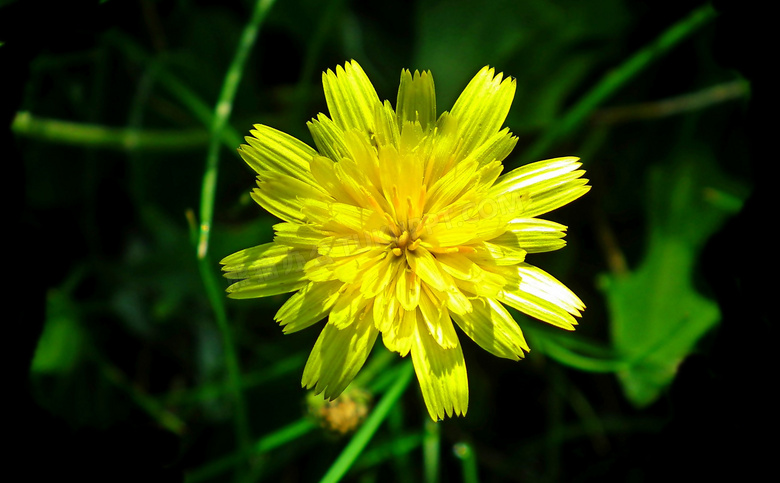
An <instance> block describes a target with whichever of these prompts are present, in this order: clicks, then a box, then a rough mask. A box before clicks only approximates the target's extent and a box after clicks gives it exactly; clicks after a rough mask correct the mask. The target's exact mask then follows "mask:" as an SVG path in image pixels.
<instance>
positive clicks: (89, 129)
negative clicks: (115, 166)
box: [11, 111, 209, 151]
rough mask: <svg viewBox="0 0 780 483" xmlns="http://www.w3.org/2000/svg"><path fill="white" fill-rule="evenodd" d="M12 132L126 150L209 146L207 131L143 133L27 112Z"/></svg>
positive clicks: (171, 130)
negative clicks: (39, 115)
mask: <svg viewBox="0 0 780 483" xmlns="http://www.w3.org/2000/svg"><path fill="white" fill-rule="evenodd" d="M11 130H12V131H13V132H14V134H17V135H19V136H24V137H28V138H34V139H36V140H41V139H42V140H45V141H50V142H55V143H62V144H70V145H74V146H85V147H94V148H108V149H119V150H124V151H134V150H139V151H140V150H149V151H151V150H158V151H162V150H183V149H192V148H195V147H201V146H204V145H206V144H207V143H208V139H209V137H208V132H206V131H205V130H204V129H179V130H173V129H169V130H161V129H144V130H141V129H134V128H120V127H108V126H101V125H99V124H88V123H79V122H72V121H63V120H60V119H48V118H42V117H38V116H34V115H32V114H31V113H29V112H27V111H20V112H18V113H16V117H15V118H14V120H13V122H12V123H11Z"/></svg>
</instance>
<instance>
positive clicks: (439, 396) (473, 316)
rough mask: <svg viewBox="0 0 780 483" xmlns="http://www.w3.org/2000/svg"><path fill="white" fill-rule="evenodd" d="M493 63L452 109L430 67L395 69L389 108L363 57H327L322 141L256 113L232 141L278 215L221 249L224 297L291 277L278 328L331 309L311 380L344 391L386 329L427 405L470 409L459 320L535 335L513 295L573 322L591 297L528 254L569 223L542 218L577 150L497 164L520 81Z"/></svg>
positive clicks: (506, 344)
mask: <svg viewBox="0 0 780 483" xmlns="http://www.w3.org/2000/svg"><path fill="white" fill-rule="evenodd" d="M502 77H503V76H502V74H500V73H499V74H497V75H496V74H495V73H494V70H493V69H491V68H488V67H485V68H483V69H482V70H480V71H479V72H478V73H477V75H476V76H475V77H474V79H473V80H472V81H471V82H470V83H469V84H468V86H466V88H465V90H464V91H463V93H462V94H461V95H460V97H459V98H458V100H457V101H456V102H455V106H454V107H453V108H452V110H451V111H450V112H443V113H442V114H441V115H437V113H436V98H435V94H434V85H433V77H432V76H431V73H430V72H423V73H419V72H417V71H415V73H414V75H412V74H411V73H410V72H409V71H408V70H404V71H403V72H402V73H401V84H400V87H399V88H398V99H397V102H396V108H395V110H394V109H393V107H392V105H391V104H390V102H389V101H384V103H383V102H381V101H380V100H379V97H378V96H377V93H376V91H375V89H374V87H373V86H372V84H371V82H370V81H369V79H368V77H367V76H366V74H365V72H363V70H362V69H361V67H360V66H359V65H358V63H357V62H355V61H352V62H349V63H347V64H345V65H344V67H341V66H338V67H337V68H336V72H335V73H334V72H332V71H331V70H328V72H326V73H323V76H322V81H323V86H324V91H325V98H326V100H327V104H328V110H329V111H330V115H331V118H328V117H327V116H326V115H324V114H319V115H318V116H317V118H316V119H313V120H312V121H311V122H309V123H308V127H309V130H310V132H311V135H312V137H313V138H314V143H315V145H316V146H317V150H314V149H312V148H311V147H309V146H308V145H306V144H305V143H303V142H301V141H299V140H297V139H295V138H293V137H291V136H289V135H287V134H284V133H282V132H280V131H277V130H275V129H273V128H270V127H268V126H263V125H259V124H258V125H255V126H254V127H255V129H254V130H252V131H251V134H252V136H249V137H247V138H246V141H247V144H246V145H242V146H241V147H240V148H239V152H240V154H241V156H242V157H243V158H244V160H245V161H246V162H247V163H248V164H249V165H250V166H251V167H252V168H253V169H254V170H255V171H256V172H257V186H258V187H257V188H255V190H254V191H253V193H252V198H254V200H255V201H256V202H257V203H258V204H259V205H260V206H262V207H263V208H265V209H266V210H268V211H269V212H271V213H272V214H274V215H276V216H277V217H279V218H281V219H282V220H284V222H283V223H279V224H277V225H275V226H274V230H275V232H276V235H275V237H274V241H273V242H272V243H266V244H264V245H260V246H256V247H253V248H247V249H246V250H242V251H240V252H237V253H235V254H233V255H230V256H229V257H226V258H225V259H224V260H222V264H223V265H224V267H223V270H224V271H225V272H226V273H225V276H226V277H228V278H230V279H236V280H238V281H236V282H235V283H233V284H232V285H231V286H230V287H229V288H228V289H227V291H228V293H229V296H230V297H233V298H251V297H265V296H269V295H277V294H283V293H287V292H295V293H294V294H293V295H292V296H291V297H290V298H289V299H288V300H287V302H286V303H285V304H284V305H283V306H282V307H281V308H280V309H279V312H278V313H277V314H276V320H277V321H278V322H279V324H280V325H282V326H283V327H284V332H285V333H290V332H295V331H298V330H301V329H304V328H306V327H309V326H311V325H313V324H315V323H317V322H319V321H321V320H323V319H324V318H326V317H327V319H328V321H327V323H326V324H325V326H324V328H323V329H322V332H321V333H320V336H319V339H317V342H316V344H315V345H314V349H313V350H312V352H311V355H310V356H309V360H308V362H307V363H306V367H305V369H304V372H303V380H302V385H303V386H305V387H306V388H312V387H314V388H315V392H316V393H318V394H319V393H321V392H323V391H324V396H325V397H326V398H328V399H333V398H336V397H337V396H338V395H339V394H340V393H341V392H342V391H343V390H344V389H345V388H346V387H347V385H348V384H349V383H350V382H351V381H352V379H353V378H354V377H355V375H356V374H357V372H358V371H359V370H360V368H361V367H362V366H363V363H364V362H365V360H366V358H367V357H368V354H369V353H370V351H371V348H372V347H373V345H374V342H375V341H376V338H377V336H378V335H379V334H380V333H381V334H382V341H383V342H384V344H385V346H386V347H387V348H388V349H389V350H391V351H395V352H398V353H399V354H400V355H401V356H402V357H404V356H406V355H407V354H409V353H410V352H411V354H412V361H413V363H414V368H415V372H416V374H417V379H418V381H419V383H420V387H421V389H422V394H423V397H424V399H425V403H426V405H427V407H428V412H429V413H430V415H431V418H433V419H434V420H437V419H443V418H444V417H445V415H447V416H452V414H453V413H454V414H456V415H457V414H460V415H463V414H465V413H466V410H467V408H468V380H467V377H466V364H465V361H464V359H463V353H462V351H461V346H460V342H459V341H458V335H457V333H456V332H455V328H454V326H453V321H454V322H455V324H456V325H458V327H460V329H461V330H462V331H463V332H464V333H465V334H466V335H468V336H469V337H471V338H472V339H473V340H474V341H475V342H476V343H477V344H479V345H480V346H481V347H482V348H484V349H485V350H487V351H489V352H490V353H492V354H495V355H497V356H499V357H505V358H508V359H513V360H518V359H519V358H521V357H523V355H524V351H528V350H529V348H528V345H527V344H526V342H525V339H524V338H523V333H522V332H521V330H520V328H519V327H518V325H517V323H516V322H515V321H514V319H513V318H512V316H511V315H510V314H509V312H508V311H507V309H506V308H505V307H504V305H507V306H509V307H514V308H515V309H517V310H520V311H522V312H525V313H526V314H529V315H531V316H533V317H536V318H538V319H540V320H543V321H545V322H548V323H550V324H553V325H556V326H558V327H561V328H563V329H567V330H573V328H574V325H576V324H577V321H576V319H575V318H574V317H575V316H577V317H579V316H580V311H581V310H583V309H584V308H585V306H584V305H583V303H582V302H581V301H580V299H579V298H577V296H576V295H574V293H572V292H571V291H570V290H569V289H568V288H566V287H565V286H564V285H563V284H561V283H560V282H559V281H558V280H556V279H555V278H553V277H552V276H551V275H549V274H547V273H546V272H544V271H542V270H540V269H538V268H536V267H534V266H532V265H529V264H527V263H526V262H525V257H526V254H528V253H535V252H545V251H551V250H557V249H559V248H561V247H563V246H564V245H565V242H564V241H563V237H564V235H565V233H564V232H565V231H566V227H565V226H563V225H560V224H558V223H555V222H552V221H547V220H543V219H540V218H536V217H537V216H539V215H542V214H544V213H547V212H549V211H551V210H554V209H555V208H558V207H560V206H562V205H564V204H566V203H568V202H570V201H572V200H574V199H576V198H579V197H580V196H582V195H583V194H585V193H586V192H587V191H588V190H589V189H590V187H589V186H587V180H586V179H583V178H581V176H582V175H583V174H584V171H582V170H579V169H578V168H579V167H580V166H581V163H579V162H578V159H577V158H572V157H567V158H558V159H551V160H548V161H540V162H537V163H532V164H529V165H527V166H523V167H521V168H518V169H515V170H513V171H510V172H508V173H505V174H503V175H501V171H502V169H503V166H502V164H501V161H502V160H503V159H504V158H506V156H507V155H508V154H509V153H510V152H511V151H512V149H513V148H514V146H515V144H516V142H517V138H515V137H514V136H513V135H512V134H511V133H510V132H509V130H508V128H504V129H501V126H502V124H503V123H504V120H505V118H506V115H507V113H508V111H509V108H510V106H511V104H512V99H513V97H514V93H515V81H514V80H510V79H509V78H506V79H503V80H502Z"/></svg>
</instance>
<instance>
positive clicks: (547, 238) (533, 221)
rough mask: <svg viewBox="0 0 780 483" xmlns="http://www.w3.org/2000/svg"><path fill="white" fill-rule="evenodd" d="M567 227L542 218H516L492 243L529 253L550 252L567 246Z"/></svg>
mask: <svg viewBox="0 0 780 483" xmlns="http://www.w3.org/2000/svg"><path fill="white" fill-rule="evenodd" d="M564 236H566V226H564V225H561V224H560V223H555V222H553V221H548V220H542V219H540V218H516V219H514V220H512V221H511V222H510V223H509V224H508V225H507V231H506V232H505V233H504V234H502V235H500V236H498V237H497V238H494V239H492V240H490V241H491V243H495V244H497V245H500V246H505V247H509V248H520V249H523V250H525V251H526V252H528V253H539V252H549V251H553V250H558V249H560V248H563V247H564V246H566V241H565V240H563V237H564Z"/></svg>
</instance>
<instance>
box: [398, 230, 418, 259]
mask: <svg viewBox="0 0 780 483" xmlns="http://www.w3.org/2000/svg"><path fill="white" fill-rule="evenodd" d="M414 233H415V235H410V234H409V231H407V230H404V231H403V233H401V234H400V235H399V236H397V237H396V238H395V242H394V243H395V247H393V249H392V252H393V255H395V256H397V257H400V256H401V255H403V253H404V250H411V251H414V250H416V249H417V247H419V246H420V242H421V241H422V240H420V239H419V238H417V236H416V233H417V230H414Z"/></svg>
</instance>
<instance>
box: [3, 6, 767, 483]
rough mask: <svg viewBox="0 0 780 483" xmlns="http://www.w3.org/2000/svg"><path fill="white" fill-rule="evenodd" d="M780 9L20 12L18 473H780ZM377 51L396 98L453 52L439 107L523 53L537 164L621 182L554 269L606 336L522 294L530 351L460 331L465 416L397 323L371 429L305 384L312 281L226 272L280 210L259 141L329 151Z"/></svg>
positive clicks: (11, 153)
mask: <svg viewBox="0 0 780 483" xmlns="http://www.w3.org/2000/svg"><path fill="white" fill-rule="evenodd" d="M761 8H764V7H760V6H759V2H750V1H742V2H726V1H723V2H719V3H716V4H715V5H714V6H713V5H710V4H709V3H707V2H701V1H694V0H689V1H682V2H671V1H662V2H643V1H628V0H588V1H581V0H556V1H548V0H523V1H517V0H511V1H510V0H496V1H490V2H482V1H476V0H455V1H443V0H418V1H414V2H356V1H355V2H348V1H346V0H328V1H322V0H278V1H274V0H260V1H258V2H252V1H249V0H243V1H230V2H209V1H194V0H178V1H153V0H142V1H138V2H127V1H124V2H123V1H120V0H108V1H103V2H97V1H95V2H51V3H48V2H37V1H25V0H16V1H13V0H2V1H0V66H2V67H1V68H2V72H3V78H5V80H6V81H8V82H9V85H8V87H7V88H6V89H4V93H3V96H2V107H3V108H2V113H3V115H4V121H6V125H7V126H9V130H8V132H7V133H4V134H3V136H4V137H3V142H2V146H3V149H2V153H3V154H0V155H1V156H2V160H3V162H4V165H5V166H6V169H7V171H6V173H7V174H6V176H5V179H6V184H7V186H10V187H13V188H16V187H21V188H22V190H21V191H22V192H21V193H20V194H18V195H17V194H16V193H17V192H16V191H9V192H11V193H12V194H13V196H11V199H10V201H9V202H8V204H7V205H6V206H7V207H8V208H9V211H11V212H13V213H14V214H16V215H17V216H19V217H20V219H18V220H16V221H15V222H14V226H13V227H11V228H8V229H6V232H5V233H6V236H7V237H9V238H10V239H12V240H13V241H14V243H15V248H14V249H13V250H12V251H10V252H7V253H6V257H8V259H9V260H8V263H7V264H6V267H7V270H8V271H9V272H11V273H9V274H8V275H7V277H8V278H9V280H10V284H11V285H12V286H13V287H14V289H12V291H11V292H10V293H9V296H7V297H6V300H7V303H9V305H11V306H12V307H13V309H11V311H9V313H8V315H7V316H6V324H5V325H6V330H7V331H9V332H8V333H9V336H7V337H6V341H7V343H8V344H9V345H10V349H11V351H10V353H11V355H12V357H11V358H10V359H11V361H10V365H9V367H10V368H11V369H10V370H9V374H10V375H11V377H10V380H11V384H10V385H9V386H8V389H7V397H8V399H9V400H10V401H12V403H13V410H12V412H10V413H9V418H10V419H12V420H14V421H13V425H14V427H16V426H18V428H16V429H18V431H14V432H13V434H12V436H13V438H15V440H16V441H15V443H16V444H14V447H15V448H16V449H17V450H18V451H19V452H20V453H21V455H22V456H24V458H11V461H12V462H13V463H19V466H20V468H22V469H23V471H25V472H26V473H25V474H26V475H28V476H29V477H30V478H32V479H30V480H26V481H38V480H36V478H41V479H42V478H45V477H55V476H56V477H62V476H63V475H78V476H79V477H80V478H81V479H82V481H123V480H125V481H151V480H155V479H165V480H170V481H180V480H182V479H186V481H188V482H198V481H320V479H324V481H336V480H338V479H340V478H343V479H344V480H345V481H361V482H363V481H365V482H371V481H404V482H415V481H420V482H434V481H466V482H475V481H486V482H497V481H531V482H537V481H538V482H553V481H610V480H617V481H655V480H657V479H658V478H659V477H666V476H667V475H668V474H670V472H672V471H673V472H674V474H675V475H677V476H680V477H696V478H697V479H699V478H706V477H708V476H712V475H721V476H722V475H734V476H736V475H740V477H741V478H744V477H749V476H750V475H751V474H754V472H755V474H756V475H758V474H762V473H761V471H763V469H764V468H765V467H767V466H766V465H768V464H769V463H768V461H771V459H770V458H769V451H770V449H771V445H770V446H767V445H764V444H763V441H764V440H763V437H762V436H761V435H762V433H763V432H764V431H765V428H767V425H769V424H772V423H774V422H776V420H775V419H774V416H771V414H772V413H774V407H773V405H772V404H771V401H772V399H771V398H770V396H769V394H770V393H769V391H770V388H771V387H772V386H773V384H772V383H771V380H772V379H770V377H772V371H773V370H774V368H776V367H777V363H776V362H775V361H774V360H773V359H772V354H773V350H772V349H773V347H772V346H773V343H774V341H775V340H776V338H775V337H774V336H775V335H776V333H777V330H776V328H775V327H774V326H773V325H772V324H771V323H770V320H769V311H770V309H771V307H772V298H771V295H770V292H769V290H770V287H772V283H773V282H770V281H768V280H769V279H768V278H766V277H767V275H765V274H764V272H766V271H767V270H768V266H769V263H771V262H772V260H773V259H772V258H771V256H770V258H769V259H767V256H768V255H767V254H766V253H767V251H769V252H771V251H772V250H771V248H770V249H769V250H767V249H766V248H765V245H766V244H765V240H766V239H767V238H768V235H770V233H765V231H766V230H767V229H768V227H769V226H771V223H767V220H771V219H774V218H767V213H766V212H765V210H766V208H768V207H773V206H776V202H773V201H770V198H769V191H768V184H769V182H770V180H771V179H773V178H772V174H773V173H774V170H773V166H771V165H770V163H769V162H768V160H767V157H766V156H768V155H769V154H771V151H770V150H769V149H766V148H765V146H769V145H770V144H769V143H771V140H772V139H773V136H776V134H774V133H772V132H771V131H769V129H770V127H771V126H772V123H764V122H762V120H763V118H762V117H761V116H762V114H763V113H771V112H772V111H771V109H772V108H771V107H770V106H772V105H774V104H771V103H770V102H768V96H767V94H768V93H769V92H770V89H771V87H768V86H770V84H769V83H768V76H767V75H766V72H768V68H767V65H771V64H772V62H769V57H768V56H766V55H765V50H766V48H767V46H768V45H769V44H767V43H765V41H764V40H765V39H764V38H763V37H762V36H763V35H765V34H766V32H769V31H770V30H769V29H768V28H762V27H761V25H762V22H763V21H764V19H766V18H769V16H768V15H763V14H762V11H761ZM351 58H354V59H356V60H358V61H359V62H360V63H361V65H362V66H363V67H364V69H365V70H366V71H367V72H368V74H369V76H370V78H371V79H372V81H373V82H374V84H375V86H376V88H377V90H378V92H379V94H380V97H382V98H387V99H391V100H392V101H394V100H395V95H396V89H397V84H398V77H399V73H400V70H401V69H402V68H411V69H430V70H432V71H433V75H434V78H435V80H436V88H437V101H438V109H439V111H443V110H445V109H448V108H449V107H450V106H451V105H452V103H453V102H454V100H455V98H456V97H457V95H458V93H459V92H460V90H461V89H462V88H463V87H464V86H465V84H466V83H467V82H468V80H469V79H470V78H471V77H472V76H473V75H474V73H475V72H477V70H478V69H479V68H480V67H482V66H483V65H485V64H490V65H491V66H495V67H496V68H497V69H498V70H499V71H503V72H504V73H505V74H507V75H511V76H513V77H515V78H516V79H517V86H518V89H517V96H516V98H515V101H514V105H513V108H512V110H511V112H510V115H509V118H508V119H507V122H506V125H507V126H509V127H510V128H511V130H512V131H513V132H514V133H515V134H517V135H518V136H519V137H520V142H519V143H518V147H517V148H516V150H515V152H514V154H513V155H512V156H511V157H510V158H509V159H508V160H507V161H506V165H507V168H512V167H515V166H518V165H521V164H523V163H526V162H529V161H535V160H539V159H544V158H548V157H554V156H559V155H577V156H580V157H581V158H582V159H583V161H584V163H585V168H586V169H587V171H588V177H589V178H590V179H591V184H592V185H593V189H592V191H591V192H590V193H589V194H588V195H587V196H586V197H584V198H583V199H581V200H579V201H577V202H575V203H574V204H572V205H571V206H567V207H565V208H563V209H560V210H558V211H557V212H556V213H555V214H554V215H553V216H552V217H551V218H553V219H555V220H556V221H560V222H562V223H564V224H566V225H568V226H569V235H568V237H567V239H568V246H567V247H566V248H565V249H564V250H562V251H560V252H554V253H550V254H540V255H536V256H533V259H532V260H531V261H532V262H533V263H534V264H535V265H538V266H540V267H542V268H544V269H545V270H548V271H549V272H551V273H552V274H554V275H555V276H557V277H558V278H559V279H561V280H562V281H564V282H565V283H566V284H568V285H569V286H570V287H571V288H572V289H573V290H574V291H575V292H576V293H577V294H578V295H579V296H580V297H581V298H582V299H583V300H584V301H585V303H586V305H587V306H588V309H587V310H586V312H585V314H584V317H583V319H582V321H581V325H580V327H579V328H578V330H577V331H576V332H574V333H571V334H570V333H562V332H559V331H555V330H553V329H549V328H547V327H545V326H544V325H543V324H541V323H539V322H536V321H534V320H530V319H528V318H526V317H524V316H522V315H521V314H518V313H515V316H516V319H517V320H518V323H519V324H520V325H521V327H522V328H523V330H524V331H525V332H526V334H527V336H528V338H529V343H530V345H531V348H532V352H531V353H530V354H529V356H528V357H527V358H526V360H524V361H522V362H519V363H513V362H510V361H506V360H500V359H497V358H494V357H492V356H490V355H489V354H487V353H485V352H484V351H481V350H480V349H479V348H478V347H476V346H475V344H473V343H471V342H470V341H468V340H466V337H461V339H462V342H463V345H464V352H465V356H466V361H467V365H468V370H469V379H470V388H471V404H470V408H469V413H468V416H467V417H466V418H456V419H451V420H447V421H444V422H441V423H438V424H432V423H431V422H430V421H427V419H428V417H427V414H426V413H425V409H424V406H423V403H422V399H421V397H420V394H419V389H418V387H417V385H416V382H415V381H414V380H413V379H411V382H410V377H409V374H410V373H409V369H408V362H409V361H407V360H401V359H400V358H397V357H388V354H387V352H386V351H385V350H384V348H383V347H382V346H381V343H379V344H377V346H376V348H375V349H374V352H373V354H372V358H371V359H370V360H369V364H368V366H367V368H366V369H364V374H363V375H361V376H360V378H359V380H358V381H357V382H356V385H357V386H359V387H360V388H361V389H362V390H364V391H366V392H364V393H361V394H359V395H358V396H356V401H357V402H356V403H355V406H354V407H352V409H353V410H354V411H352V412H358V413H359V412H360V411H361V409H360V408H361V407H363V406H361V405H362V404H365V402H366V400H369V401H370V402H369V403H368V405H367V406H366V408H367V411H368V412H367V416H366V419H365V422H364V423H363V425H362V426H360V429H358V431H357V432H356V433H350V434H347V435H341V436H339V435H335V434H333V432H332V431H330V432H329V431H327V430H324V429H322V428H320V427H319V426H318V423H317V421H316V420H315V419H314V418H312V417H311V416H310V415H309V413H310V412H311V410H310V409H308V406H307V395H306V393H305V391H303V390H301V388H300V384H299V381H300V375H301V372H302V368H303V364H304V363H305V360H306V357H307V355H308V352H309V350H310V349H311V347H312V346H313V343H314V341H315V340H316V337H317V334H318V330H315V329H311V330H307V331H304V332H302V333H297V334H295V335H291V336H283V335H282V334H281V330H280V329H279V328H278V327H277V326H276V324H275V323H274V322H273V320H272V317H273V314H274V312H275V310H276V309H277V308H278V307H279V306H280V305H281V303H282V302H283V301H284V299H285V297H284V296H280V297H274V298H269V299H262V300H252V301H233V300H228V299H226V298H225V297H224V293H223V289H224V288H225V287H226V286H227V281H225V280H222V279H221V278H220V277H219V268H218V265H217V261H218V260H219V259H220V258H222V257H223V256H225V255H228V254H230V253H233V252H234V251H236V250H238V249H241V248H245V247H249V246H253V245H257V244H261V243H264V242H267V241H270V239H271V236H272V232H271V226H272V225H273V224H274V223H275V222H276V220H275V219H274V218H273V217H271V216H270V215H268V214H267V213H264V212H263V210H262V209H260V208H259V207H258V206H256V205H255V204H254V203H253V202H252V201H251V200H250V198H249V196H248V193H249V191H250V189H251V187H252V185H253V176H252V173H251V172H250V170H249V169H248V167H247V166H245V164H244V163H243V162H242V161H241V160H240V159H239V158H238V156H237V155H236V150H235V148H236V147H237V146H238V144H240V142H241V139H242V136H244V135H246V134H247V133H248V131H249V129H250V126H251V125H252V124H253V123H263V124H267V125H271V126H273V127H275V128H277V129H280V130H282V131H285V132H288V133H290V134H293V135H295V136H296V137H299V138H300V139H303V140H306V141H310V137H309V135H308V132H307V131H306V128H305V122H306V121H307V120H308V119H310V118H311V117H313V116H314V115H316V114H317V113H318V112H323V111H325V109H326V107H325V102H324V96H323V95H322V91H321V84H320V73H321V72H322V71H323V70H325V69H328V68H333V67H334V66H335V65H337V64H340V63H343V62H344V61H346V60H348V59H351ZM765 96H766V97H765ZM218 102H221V103H223V104H224V105H227V106H230V108H231V109H228V110H225V109H222V110H220V109H216V108H215V106H216V105H217V104H218ZM775 124H776V123H775ZM765 161H766V162H765ZM204 225H205V227H207V228H208V230H204V229H203V227H204ZM17 415H18V417H17ZM16 423H19V424H18V425H17V424H16ZM41 481H42V480H41Z"/></svg>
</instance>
